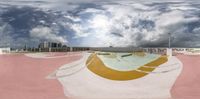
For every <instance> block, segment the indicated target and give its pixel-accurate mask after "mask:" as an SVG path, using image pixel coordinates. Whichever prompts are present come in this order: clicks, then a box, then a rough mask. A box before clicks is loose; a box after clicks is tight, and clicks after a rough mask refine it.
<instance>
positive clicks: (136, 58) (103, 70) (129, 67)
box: [86, 53, 168, 80]
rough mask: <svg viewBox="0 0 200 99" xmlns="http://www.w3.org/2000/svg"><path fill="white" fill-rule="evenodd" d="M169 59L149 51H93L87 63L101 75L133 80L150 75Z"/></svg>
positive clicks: (115, 78)
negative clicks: (140, 52)
mask: <svg viewBox="0 0 200 99" xmlns="http://www.w3.org/2000/svg"><path fill="white" fill-rule="evenodd" d="M167 61H168V59H167V56H161V55H156V54H148V53H146V54H139V55H138V53H137V54H133V53H93V54H91V55H90V57H89V58H88V60H87V62H86V64H87V68H88V69H89V70H90V71H92V72H93V73H95V74H97V75H99V76H101V77H104V78H107V79H110V80H133V79H137V78H141V77H144V76H146V75H148V74H149V73H151V72H153V71H154V69H156V68H157V67H158V66H159V65H161V64H163V63H165V62H167Z"/></svg>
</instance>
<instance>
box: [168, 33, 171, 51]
mask: <svg viewBox="0 0 200 99" xmlns="http://www.w3.org/2000/svg"><path fill="white" fill-rule="evenodd" d="M168 34H169V48H170V47H171V33H168Z"/></svg>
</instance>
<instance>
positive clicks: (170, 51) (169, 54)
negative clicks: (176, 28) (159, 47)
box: [167, 33, 172, 57]
mask: <svg viewBox="0 0 200 99" xmlns="http://www.w3.org/2000/svg"><path fill="white" fill-rule="evenodd" d="M168 35H169V48H168V49H167V55H168V56H169V57H171V56H172V49H171V33H168Z"/></svg>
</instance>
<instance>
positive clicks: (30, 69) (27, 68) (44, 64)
mask: <svg viewBox="0 0 200 99" xmlns="http://www.w3.org/2000/svg"><path fill="white" fill-rule="evenodd" d="M80 58H81V55H79V56H77V55H76V56H72V57H64V58H50V59H49V58H48V59H39V58H30V57H27V56H25V55H23V54H15V55H13V54H11V55H0V99H67V97H65V96H64V93H63V89H62V86H61V84H60V83H59V82H58V81H57V80H50V79H46V78H45V77H46V76H47V75H49V74H50V73H52V72H53V71H54V70H56V69H57V68H58V67H60V66H61V65H63V64H66V63H69V62H72V61H74V60H78V59H80Z"/></svg>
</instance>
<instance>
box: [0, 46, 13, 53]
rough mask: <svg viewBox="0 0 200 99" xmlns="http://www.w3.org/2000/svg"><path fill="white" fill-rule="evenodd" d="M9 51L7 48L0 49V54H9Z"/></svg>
mask: <svg viewBox="0 0 200 99" xmlns="http://www.w3.org/2000/svg"><path fill="white" fill-rule="evenodd" d="M10 51H11V49H10V48H9V47H7V48H0V54H5V53H10Z"/></svg>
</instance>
